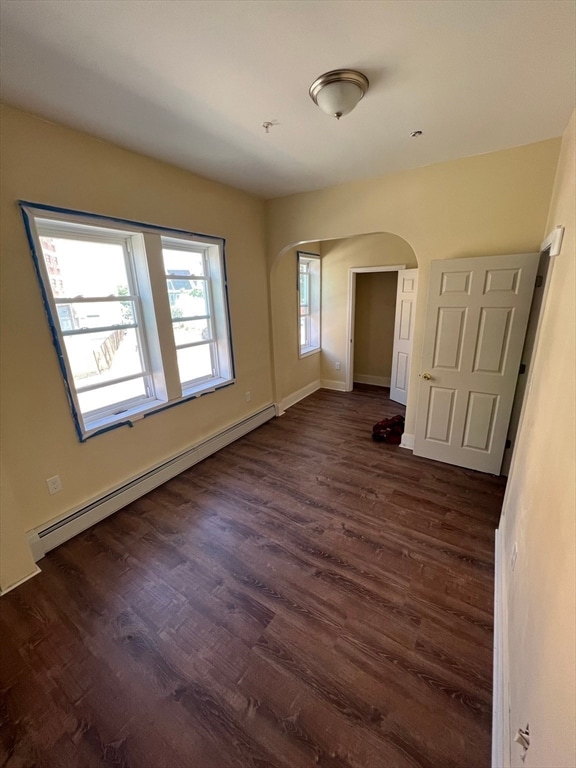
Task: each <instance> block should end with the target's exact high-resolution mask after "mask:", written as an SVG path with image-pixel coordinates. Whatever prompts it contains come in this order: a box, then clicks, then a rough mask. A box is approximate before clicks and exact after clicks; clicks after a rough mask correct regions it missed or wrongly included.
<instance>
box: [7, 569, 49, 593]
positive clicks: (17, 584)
mask: <svg viewBox="0 0 576 768" xmlns="http://www.w3.org/2000/svg"><path fill="white" fill-rule="evenodd" d="M39 573H41V571H40V568H38V566H36V567H35V568H34V570H33V571H32V572H31V573H29V574H28V576H24V578H23V579H18V581H15V582H14V584H10V586H9V587H4V589H0V597H3V596H4V595H7V594H8V592H11V591H12V590H13V589H16V587H19V586H20V584H24V582H26V581H28V580H29V579H32V578H34V576H37V575H38V574H39Z"/></svg>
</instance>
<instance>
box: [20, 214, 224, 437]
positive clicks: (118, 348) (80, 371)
mask: <svg viewBox="0 0 576 768" xmlns="http://www.w3.org/2000/svg"><path fill="white" fill-rule="evenodd" d="M21 208H22V212H23V215H24V220H25V224H26V229H27V233H28V236H29V239H30V244H31V248H32V253H33V256H34V260H35V265H36V269H37V273H38V276H39V278H40V282H41V285H42V289H43V296H44V302H45V306H46V310H47V314H48V318H49V322H50V325H51V327H52V336H53V339H54V344H55V346H56V349H57V352H58V358H59V361H60V368H61V370H62V374H63V376H64V380H65V384H66V388H67V392H68V397H69V400H70V404H71V408H72V413H73V416H74V420H75V423H76V427H77V431H78V433H79V436H80V439H81V440H84V439H86V438H88V437H91V436H93V435H94V434H98V433H100V432H102V431H105V430H108V429H110V428H111V427H114V426H120V425H121V424H126V423H130V422H132V421H133V420H134V419H136V418H141V417H144V416H146V415H148V414H150V413H152V412H154V411H158V410H160V409H162V408H165V407H168V406H171V405H174V404H176V403H178V402H182V401H184V400H187V399H189V398H191V397H197V396H199V395H202V394H205V393H206V392H209V391H213V390H214V389H216V388H219V387H221V386H226V385H228V384H231V383H233V381H234V373H233V364H232V350H231V340H230V332H229V322H228V303H227V291H226V279H225V265H224V241H223V240H222V239H221V238H214V237H206V236H204V235H194V234H190V233H186V232H179V231H173V230H167V229H163V228H161V227H152V226H148V225H139V224H136V223H134V222H129V221H123V220H116V219H106V218H104V217H99V216H90V215H88V214H83V213H76V212H74V211H66V210H60V209H53V208H51V207H48V206H39V205H32V204H27V203H21Z"/></svg>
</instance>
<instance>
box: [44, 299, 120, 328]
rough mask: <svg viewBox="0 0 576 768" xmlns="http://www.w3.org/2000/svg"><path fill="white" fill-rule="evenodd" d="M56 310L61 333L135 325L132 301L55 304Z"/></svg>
mask: <svg viewBox="0 0 576 768" xmlns="http://www.w3.org/2000/svg"><path fill="white" fill-rule="evenodd" d="M56 310H57V312H58V318H59V319H60V327H61V328H62V330H63V331H77V330H80V329H82V328H102V327H103V326H110V325H132V324H134V323H135V319H134V302H132V301H94V302H92V301H90V302H82V303H81V304H80V303H77V302H73V303H70V304H57V305H56Z"/></svg>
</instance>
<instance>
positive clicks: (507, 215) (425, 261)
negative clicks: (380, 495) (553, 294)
mask: <svg viewBox="0 0 576 768" xmlns="http://www.w3.org/2000/svg"><path fill="white" fill-rule="evenodd" d="M559 149H560V139H550V140H548V141H542V142H538V143H536V144H530V145H527V146H523V147H516V148H514V149H506V150H502V151H500V152H492V153H489V154H485V155H480V156H476V157H467V158H462V159H459V160H454V161H450V162H446V163H438V164H435V165H430V166H426V167H424V168H415V169H413V170H409V171H403V172H400V173H394V174H389V175H387V176H380V177H377V178H373V179H368V180H363V181H356V182H350V183H347V184H341V185H339V186H336V187H330V188H328V189H322V190H318V191H315V192H306V193H302V194H297V195H290V196H288V197H283V198H277V199H275V200H270V201H269V202H268V203H267V213H268V215H267V232H268V253H269V255H270V259H271V260H272V261H274V260H275V259H276V258H279V256H278V255H279V254H281V252H282V250H283V249H284V248H286V247H287V246H289V245H291V244H293V243H297V242H304V241H317V240H322V241H326V240H331V241H332V240H334V239H336V238H348V239H349V238H350V237H351V236H355V235H359V234H362V233H373V232H391V233H395V234H396V235H398V236H399V238H400V239H401V240H403V241H405V242H406V243H407V244H409V246H410V247H411V248H412V250H413V253H415V254H416V256H417V259H418V262H417V266H418V269H419V273H418V274H419V281H418V303H417V308H416V323H415V337H414V347H413V360H414V364H415V365H419V362H420V359H421V356H422V339H423V332H424V324H425V310H426V296H427V292H428V271H429V264H430V261H431V260H432V259H449V258H458V257H464V256H485V255H498V254H504V253H528V252H534V251H537V250H538V248H539V246H540V242H541V239H542V231H543V229H544V226H545V222H546V217H547V213H548V208H549V204H550V196H551V194H552V186H553V183H554V174H555V170H556V164H557V161H558V153H559ZM322 253H323V256H326V255H327V252H326V250H325V248H324V245H323V246H322ZM371 263H374V262H371ZM356 265H357V266H364V265H363V264H361V263H360V262H356ZM407 266H416V263H413V264H407ZM323 268H324V271H323V300H322V304H323V309H324V307H325V306H328V307H329V306H331V305H332V304H331V300H332V299H334V301H335V302H336V303H335V304H334V305H332V306H334V307H337V310H336V309H335V310H334V311H335V312H336V311H338V312H339V313H340V315H339V316H338V317H336V316H333V317H332V322H333V323H334V324H335V326H337V327H332V325H331V323H330V322H329V323H327V322H326V320H325V319H324V318H323V319H324V330H326V329H327V330H328V334H326V333H325V334H324V335H323V355H322V358H323V359H322V368H323V371H322V378H330V379H337V380H338V381H339V382H340V383H341V384H342V385H344V373H345V372H344V371H340V372H337V371H335V370H334V361H336V360H342V355H343V354H344V353H345V349H344V346H345V338H346V334H345V332H344V334H342V333H341V326H342V324H344V325H345V323H346V313H345V310H344V304H343V303H342V302H343V300H344V296H345V293H346V281H347V278H344V279H343V280H341V281H339V285H336V284H334V285H333V286H330V281H329V280H327V279H326V274H327V272H328V267H327V264H326V263H325V262H324V261H323ZM327 288H328V290H327ZM288 290H289V288H288ZM338 302H339V303H338ZM337 339H340V341H337ZM339 374H341V375H339ZM417 396H418V386H417V377H412V379H411V383H410V389H409V395H408V408H407V413H406V431H407V432H409V433H413V432H414V419H415V411H416V402H417Z"/></svg>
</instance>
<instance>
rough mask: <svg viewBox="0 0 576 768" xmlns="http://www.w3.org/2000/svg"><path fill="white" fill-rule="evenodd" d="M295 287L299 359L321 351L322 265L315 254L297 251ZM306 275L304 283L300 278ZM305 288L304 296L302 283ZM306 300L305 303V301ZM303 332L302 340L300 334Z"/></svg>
mask: <svg viewBox="0 0 576 768" xmlns="http://www.w3.org/2000/svg"><path fill="white" fill-rule="evenodd" d="M296 256H297V262H296V269H297V286H298V291H297V293H298V327H297V332H298V350H299V356H300V357H308V355H313V354H315V353H317V352H320V349H321V319H320V318H321V312H320V302H321V285H322V265H321V259H320V256H319V255H318V254H317V253H307V252H306V251H297V252H296ZM304 275H306V279H305V281H303V280H302V277H303V276H304ZM303 282H304V283H305V285H306V286H307V290H306V293H307V294H308V295H307V296H305V295H304V292H303V291H302V283H303ZM306 298H307V299H308V301H307V302H306V301H305V299H306ZM303 332H304V339H302V333H303Z"/></svg>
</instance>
